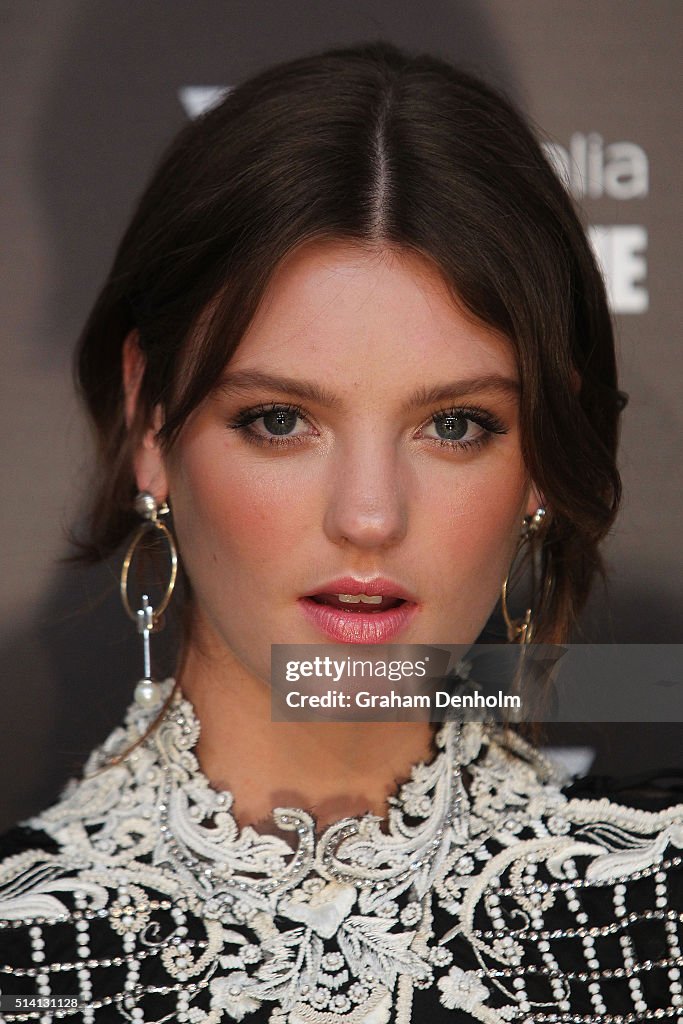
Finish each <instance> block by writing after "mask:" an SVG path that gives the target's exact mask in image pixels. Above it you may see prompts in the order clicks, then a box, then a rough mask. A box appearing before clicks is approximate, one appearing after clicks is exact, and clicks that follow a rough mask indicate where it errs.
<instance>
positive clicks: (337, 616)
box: [299, 593, 418, 644]
mask: <svg viewBox="0 0 683 1024" xmlns="http://www.w3.org/2000/svg"><path fill="white" fill-rule="evenodd" d="M299 607H300V608H301V610H302V611H303V613H304V615H305V616H306V618H307V619H308V621H309V623H311V624H312V625H313V626H314V627H315V628H316V632H320V633H322V634H324V635H325V636H326V637H327V638H328V639H329V640H333V641H335V642H336V643H344V644H347V643H351V644H379V643H389V642H390V641H392V640H393V639H394V638H395V637H397V636H398V635H399V634H400V633H402V632H403V631H404V630H405V629H406V628H407V627H408V625H409V623H411V622H412V620H413V618H414V616H415V614H416V612H417V611H418V605H417V604H416V603H415V602H414V601H408V600H406V599H405V598H402V597H396V596H395V595H393V594H332V593H321V594H310V595H308V596H306V597H302V598H299Z"/></svg>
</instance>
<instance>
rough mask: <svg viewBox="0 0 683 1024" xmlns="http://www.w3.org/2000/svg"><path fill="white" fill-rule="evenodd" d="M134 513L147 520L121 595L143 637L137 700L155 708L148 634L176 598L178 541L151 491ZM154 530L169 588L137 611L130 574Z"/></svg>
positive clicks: (128, 558) (133, 545)
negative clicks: (162, 547) (164, 553)
mask: <svg viewBox="0 0 683 1024" xmlns="http://www.w3.org/2000/svg"><path fill="white" fill-rule="evenodd" d="M135 511H136V512H137V513H138V515H139V516H142V518H143V520H144V521H143V523H142V524H141V525H140V526H139V527H138V529H137V530H136V531H135V533H134V534H133V539H132V540H131V542H130V544H129V546H128V550H127V551H126V554H125V557H124V559H123V565H122V566H121V583H120V592H121V601H122V602H123V607H124V609H125V612H126V614H127V615H128V617H129V618H130V619H132V620H133V622H135V624H136V626H137V630H138V633H140V635H141V636H142V654H143V662H144V672H145V675H144V678H142V679H141V680H140V681H139V682H138V684H137V686H136V687H135V700H136V701H137V703H138V704H140V705H142V706H143V707H153V706H155V705H156V704H158V703H159V699H160V690H159V684H158V683H156V682H155V681H154V680H153V679H152V666H151V660H150V649H149V635H150V633H153V632H154V631H155V629H158V627H159V623H160V620H161V616H162V615H163V614H164V612H165V611H166V609H167V608H168V605H169V602H170V600H171V597H172V595H173V590H174V588H175V584H176V577H177V575H178V550H177V548H176V545H175V540H174V539H173V534H172V533H171V531H170V530H169V528H168V527H167V526H166V524H165V523H163V522H162V521H161V520H160V518H159V516H165V515H168V513H169V512H170V509H169V507H168V505H167V504H166V502H163V503H162V504H161V505H158V504H157V501H156V499H155V498H154V496H153V495H152V494H150V493H149V491H140V493H139V494H138V495H137V497H136V498H135ZM154 530H158V531H159V532H160V533H161V535H162V537H163V539H164V540H165V542H166V544H167V545H168V555H169V560H170V575H169V578H168V583H167V584H166V589H165V591H164V593H163V596H162V598H161V600H160V601H159V603H158V605H157V606H156V608H153V607H152V605H151V604H150V600H149V597H148V595H147V594H143V595H142V597H141V599H140V602H141V603H140V607H139V608H137V609H134V608H133V606H132V605H131V603H130V599H129V597H128V574H129V572H130V566H131V562H132V561H133V556H134V555H135V552H136V550H137V547H138V545H139V544H140V542H141V541H142V539H143V537H145V536H146V535H148V534H149V533H150V532H151V531H154Z"/></svg>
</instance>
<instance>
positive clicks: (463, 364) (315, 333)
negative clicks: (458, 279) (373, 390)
mask: <svg viewBox="0 0 683 1024" xmlns="http://www.w3.org/2000/svg"><path fill="white" fill-rule="evenodd" d="M229 367H230V369H231V370H234V369H245V368H246V369H251V368H260V369H263V368H264V367H267V368H268V369H271V370H279V371H282V372H286V371H288V370H289V371H291V370H292V369H293V368H298V369H302V370H303V369H306V370H307V371H308V373H309V375H310V373H311V372H315V371H316V369H318V370H319V371H321V372H323V373H328V374H332V375H334V376H335V377H336V378H341V379H344V378H346V377H349V376H350V377H354V376H358V374H361V375H363V376H367V375H375V376H377V374H378V373H379V375H380V376H381V377H382V379H384V380H389V379H391V378H392V377H397V378H399V379H401V378H405V376H406V375H411V376H412V375H414V374H415V373H418V372H419V373H420V375H421V376H423V375H424V372H425V370H426V369H429V370H430V376H434V377H435V378H438V376H439V374H440V372H446V371H447V372H449V374H453V373H454V372H455V373H457V374H459V375H462V376H463V377H465V376H472V375H475V374H482V373H487V372H494V371H498V372H506V373H507V374H508V375H514V374H515V372H516V360H515V353H514V349H513V347H512V345H511V343H510V341H509V340H508V339H507V338H505V337H504V336H503V335H502V334H501V333H500V332H498V331H496V330H495V329H494V328H492V327H489V326H488V325H485V324H483V323H482V322H481V321H478V320H476V319H475V318H474V317H473V316H472V315H471V314H470V313H468V312H467V311H466V310H465V309H464V308H463V306H462V305H460V304H459V303H458V301H457V297H456V295H455V294H454V293H453V291H452V290H451V289H450V288H449V287H448V285H447V283H446V282H445V280H444V278H443V276H442V274H441V273H440V272H439V270H438V269H437V268H436V267H435V265H434V264H433V263H432V262H431V261H430V260H429V259H427V258H426V257H424V256H421V255H420V254H417V253H414V252H411V251H408V250H405V249H398V248H396V247H389V246H386V245H384V246H381V247H379V246H378V247H377V248H375V249H369V248H365V247H362V246H360V245H358V244H354V243H351V242H347V241H343V240H324V241H322V240H316V241H313V242H308V243H306V244H305V245H302V246H300V247H299V248H298V249H297V250H295V251H294V252H293V253H292V254H290V256H289V257H288V258H286V259H285V260H284V261H283V262H282V263H281V264H280V265H279V266H278V268H277V269H276V271H275V273H274V274H273V276H272V278H271V280H270V283H269V285H268V288H267V289H266V292H265V294H264V296H263V299H262V301H261V303H260V306H259V308H258V311H257V313H256V315H255V317H254V318H253V320H252V322H251V324H250V326H249V328H248V330H247V331H246V333H245V335H244V336H243V338H242V340H241V342H240V344H239V346H238V348H237V350H236V351H235V353H234V355H233V357H232V359H231V360H230V363H229Z"/></svg>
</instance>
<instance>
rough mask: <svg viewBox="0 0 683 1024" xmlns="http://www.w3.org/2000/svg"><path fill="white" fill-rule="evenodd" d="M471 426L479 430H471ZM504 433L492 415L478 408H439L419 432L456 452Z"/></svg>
mask: <svg viewBox="0 0 683 1024" xmlns="http://www.w3.org/2000/svg"><path fill="white" fill-rule="evenodd" d="M473 426H474V427H478V428H479V429H478V430H477V429H473ZM432 431H433V433H432ZM507 432H508V431H507V429H506V428H505V426H504V425H503V424H502V423H501V421H500V420H499V419H498V418H497V417H496V416H493V415H492V414H491V413H489V412H486V410H484V409H479V408H466V409H442V410H440V411H439V412H435V413H434V414H433V415H432V418H431V420H430V421H429V422H428V423H427V424H425V426H424V427H422V428H421V430H420V434H421V436H422V437H426V438H428V439H429V438H431V439H433V440H435V441H438V442H439V444H440V445H441V446H445V447H451V448H455V449H460V450H463V449H468V448H480V447H481V446H482V445H483V444H487V443H488V442H489V441H490V440H491V439H492V437H493V435H494V434H507Z"/></svg>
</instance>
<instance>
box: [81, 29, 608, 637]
mask: <svg viewBox="0 0 683 1024" xmlns="http://www.w3.org/2000/svg"><path fill="white" fill-rule="evenodd" d="M321 238H336V239H340V240H347V241H350V242H353V243H355V244H357V245H361V246H365V247H371V248H372V247H379V248H382V247H384V246H391V247H395V248H399V249H403V250H407V251H412V252H414V253H417V254H420V255H422V256H426V257H427V258H428V259H429V260H430V261H431V262H432V264H433V265H434V266H435V267H436V268H437V269H438V270H439V272H440V273H441V275H442V276H443V278H444V280H445V281H446V283H447V284H448V286H449V287H450V288H451V289H452V293H453V295H454V297H457V300H458V302H459V303H460V305H461V306H464V307H465V308H466V309H467V310H468V311H469V312H470V313H471V314H472V315H473V316H475V317H476V318H478V319H480V320H481V321H483V322H484V323H485V324H487V325H490V326H492V327H494V328H496V329H498V330H499V331H501V332H502V333H503V334H504V335H506V336H507V337H508V338H509V339H510V341H511V343H512V345H513V346H514V349H515V352H516V357H517V360H518V366H519V373H520V379H521V399H520V401H521V407H520V430H521V438H522V448H523V456H524V459H525V462H526V465H527V468H528V471H529V474H530V477H531V479H533V480H534V482H535V483H536V485H537V486H538V487H539V489H540V490H541V492H542V493H543V495H544V496H545V499H546V502H547V505H548V508H549V510H550V513H551V515H549V517H548V519H549V524H548V527H547V529H546V530H545V532H544V535H543V538H542V545H541V550H540V564H541V573H542V575H543V577H544V578H546V579H552V580H553V586H552V588H551V590H550V592H549V594H548V596H547V599H546V600H545V602H544V605H543V607H542V608H541V609H539V610H538V614H537V617H536V639H537V640H539V641H543V640H545V641H550V642H554V643H562V642H565V641H566V640H567V639H568V637H569V631H570V629H571V627H572V625H573V624H574V623H575V622H576V617H577V615H578V613H579V611H580V610H581V608H582V607H583V605H584V603H585V601H586V598H587V596H588V593H589V589H590V586H591V582H592V580H593V578H594V576H595V573H596V572H599V573H600V574H601V575H602V577H603V579H604V578H605V571H604V567H603V563H602V560H601V557H600V554H599V552H598V545H599V543H600V541H601V540H602V539H603V538H604V537H605V535H606V534H607V532H608V530H609V528H610V526H611V524H612V522H613V520H614V517H615V515H616V512H617V508H618V505H619V501H620V497H621V482H620V478H619V473H618V471H617V467H616V448H617V440H618V415H619V412H620V409H621V408H622V406H623V404H624V402H625V396H624V395H623V394H622V393H620V392H619V391H618V390H617V376H616V364H615V352H614V340H613V334H612V325H611V321H610V315H609V311H608V306H607V301H606V296H605V289H604V285H603V281H602V278H601V275H600V272H599V270H598V267H597V265H596V261H595V258H594V255H593V253H592V251H591V248H590V246H589V244H588V242H587V239H586V235H585V231H584V229H583V227H582V225H581V222H580V219H579V217H578V216H577V213H576V211H575V210H574V208H573V205H572V202H571V199H570V197H569V196H568V194H567V192H566V190H565V188H564V186H563V185H562V183H561V182H560V181H559V180H558V178H557V177H556V175H555V173H554V171H553V170H552V169H551V166H550V164H549V162H548V160H547V159H546V157H545V155H544V152H543V149H542V146H541V145H540V143H539V141H538V140H537V138H536V137H535V135H534V133H533V132H532V130H531V128H530V127H529V125H528V123H527V122H526V120H525V119H524V117H523V116H522V115H521V114H520V113H519V112H518V111H517V110H516V108H515V107H514V105H513V104H512V103H511V102H510V101H508V100H507V99H506V98H504V97H503V96H502V95H500V94H499V93H498V92H497V91H495V90H494V89H492V88H491V87H489V86H488V85H486V84H484V83H483V82H482V81H480V80H479V79H478V78H476V77H474V76H471V75H469V74H467V73H464V72H463V71H460V70H458V69H456V68H454V67H453V66H452V65H451V64H449V63H448V62H447V61H445V60H443V59H441V58H439V57H436V56H432V55H427V54H410V53H407V52H406V51H404V50H401V49H398V48H397V47H396V46H394V45H392V44H389V43H386V42H371V43H366V44H361V45H358V46H354V47H349V48H342V49H333V50H328V51H327V52H324V53H321V54H317V55H313V56H309V57H302V58H298V59H295V60H292V61H289V62H287V63H282V64H279V65H276V66H273V67H270V68H268V69H266V70H265V71H263V72H261V73H260V74H257V75H255V76H254V77H252V78H250V79H249V80H247V81H245V82H243V83H241V84H239V85H237V86H236V87H235V88H233V89H232V90H231V91H230V92H229V93H228V95H227V97H226V98H225V99H224V101H223V102H222V103H221V104H220V105H219V106H217V107H215V108H214V109H212V110H210V111H209V112H207V113H205V114H204V115H203V116H201V117H200V118H198V119H197V120H195V121H194V122H192V123H190V124H188V125H187V127H186V128H185V129H184V130H183V131H182V132H181V133H180V134H179V136H178V137H177V139H176V140H175V141H174V142H173V144H172V145H171V147H170V149H169V150H168V152H167V153H166V155H165V157H164V159H163V160H162V162H161V164H160V166H159V168H158V170H157V171H156V173H155V174H154V176H153V178H152V181H151V183H150V185H149V187H148V188H147V190H146V192H145V193H144V195H143V196H142V198H141V200H140V202H139V205H138V207H137V210H136V212H135V214H134V216H133V219H132V222H131V224H130V226H129V228H128V230H127V231H126V233H125V235H124V237H123V240H122V242H121V244H120V246H119V249H118V252H117V254H116V258H115V261H114V265H113V267H112V270H111V273H110V275H109V277H108V279H107V281H106V283H105V285H104V287H103V289H102V292H101V294H100V295H99V298H98V299H97V302H96V304H95V307H94V309H93V311H92V313H91V315H90V317H89V319H88V322H87V324H86V327H85V330H84V332H83V335H82V337H81V339H80V344H79V348H78V362H77V369H78V380H79V383H80V388H81V391H82V394H83V397H84V399H85V401H86V404H87V407H88V410H89V412H90V415H91V417H92V419H93V421H94V424H95V427H96V431H97V436H98V438H99V456H100V466H101V480H100V484H99V486H98V488H97V497H96V500H95V504H94V509H93V513H92V518H91V520H90V522H91V531H90V536H89V539H88V542H87V547H86V553H87V555H88V556H89V557H91V558H104V557H106V556H107V555H108V554H110V553H111V552H112V551H113V550H115V549H116V547H117V546H118V545H119V544H120V543H121V541H122V539H123V538H124V537H125V536H126V535H127V533H128V532H129V531H130V529H131V528H132V526H133V525H134V522H135V516H134V513H133V512H132V511H131V509H132V499H133V495H134V492H135V484H134V477H133V470H132V461H131V454H132V451H133V450H134V446H135V445H136V444H137V442H138V439H139V436H140V430H141V429H142V426H143V425H144V423H145V422H149V416H150V413H151V410H152V409H153V407H154V406H155V405H156V404H158V403H161V404H162V406H163V409H164V414H165V423H164V426H163V428H162V431H161V438H162V441H163V443H164V445H166V446H170V445H172V444H173V441H174V439H175V438H176V436H177V434H178V431H179V430H180V429H181V427H182V425H183V423H184V421H185V420H186V418H187V416H188V415H189V413H190V412H192V410H193V409H195V408H196V407H197V406H198V404H199V403H200V402H201V401H202V400H203V399H204V398H205V397H206V396H207V395H208V394H209V393H210V391H211V389H212V388H213V387H214V386H215V384H216V382H217V379H218V376H219V375H220V373H221V372H222V370H223V369H224V367H225V364H226V362H227V360H228V359H229V358H230V355H231V353H233V352H234V350H235V348H236V347H237V345H239V342H240V338H241V337H242V336H243V334H244V332H245V330H246V328H247V326H248V325H249V323H250V321H251V319H252V318H253V316H254V313H255V312H256V309H257V307H258V305H259V302H260V300H261V297H262V296H263V294H264V291H265V288H266V286H267V284H268V282H269V279H270V278H271V276H272V274H273V272H274V270H275V269H276V267H277V266H278V264H279V263H280V262H281V261H282V260H283V258H284V257H285V256H287V255H288V254H289V253H291V252H292V251H293V250H294V249H295V248H297V247H298V246H300V245H302V244H303V243H304V242H306V241H308V240H312V239H321ZM207 311H210V315H208V314H207ZM134 328H137V329H138V331H139V337H140V344H141V347H142V350H143V352H144V355H145V358H146V369H145V373H144V377H143V381H142V385H141V393H140V397H141V401H140V403H139V415H138V421H137V423H136V424H135V425H134V428H133V429H132V430H128V429H127V427H126V424H125V419H124V412H123V394H122V381H121V352H122V345H123V342H124V339H125V338H126V336H127V335H128V334H129V332H130V331H131V330H133V329H134ZM574 370H576V371H578V373H579V374H580V378H581V385H580V390H577V389H575V388H573V387H572V372H573V371H574Z"/></svg>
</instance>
